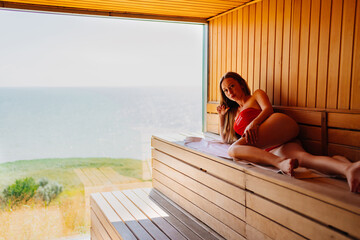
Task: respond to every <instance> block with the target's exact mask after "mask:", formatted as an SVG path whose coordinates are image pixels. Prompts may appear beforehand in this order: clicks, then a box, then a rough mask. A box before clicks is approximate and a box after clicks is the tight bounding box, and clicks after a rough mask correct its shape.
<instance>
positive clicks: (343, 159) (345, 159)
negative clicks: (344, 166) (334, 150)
mask: <svg viewBox="0 0 360 240" xmlns="http://www.w3.org/2000/svg"><path fill="white" fill-rule="evenodd" d="M332 158H335V159H336V160H339V161H342V162H346V163H351V162H350V160H349V159H347V158H346V157H344V156H340V155H334V156H332Z"/></svg>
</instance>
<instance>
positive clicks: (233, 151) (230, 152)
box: [228, 144, 236, 158]
mask: <svg viewBox="0 0 360 240" xmlns="http://www.w3.org/2000/svg"><path fill="white" fill-rule="evenodd" d="M234 148H236V146H234V144H233V145H231V146H230V147H229V149H228V154H229V156H230V157H232V158H234V157H235V149H234Z"/></svg>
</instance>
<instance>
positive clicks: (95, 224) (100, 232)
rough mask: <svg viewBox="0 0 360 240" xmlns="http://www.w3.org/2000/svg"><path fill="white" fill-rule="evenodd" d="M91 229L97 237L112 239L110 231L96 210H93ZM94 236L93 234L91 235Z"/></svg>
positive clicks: (106, 239)
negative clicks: (106, 228)
mask: <svg viewBox="0 0 360 240" xmlns="http://www.w3.org/2000/svg"><path fill="white" fill-rule="evenodd" d="M90 215H91V230H92V231H93V232H94V236H95V239H100V240H111V238H110V236H109V234H108V232H107V231H106V230H105V228H104V226H103V225H102V224H101V222H100V220H99V219H98V217H97V216H96V213H95V212H94V210H91V214H90ZM91 237H93V235H92V236H91Z"/></svg>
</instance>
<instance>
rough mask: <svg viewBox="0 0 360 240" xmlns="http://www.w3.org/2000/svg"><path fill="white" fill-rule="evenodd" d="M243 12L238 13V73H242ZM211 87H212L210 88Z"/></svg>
mask: <svg viewBox="0 0 360 240" xmlns="http://www.w3.org/2000/svg"><path fill="white" fill-rule="evenodd" d="M242 13H243V10H242V9H239V10H238V11H237V14H238V20H237V26H238V32H237V36H238V38H237V51H235V52H236V55H237V56H236V71H237V72H238V73H241V72H242V50H243V41H242V39H243V14H242ZM210 87H211V86H210Z"/></svg>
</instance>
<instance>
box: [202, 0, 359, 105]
mask: <svg viewBox="0 0 360 240" xmlns="http://www.w3.org/2000/svg"><path fill="white" fill-rule="evenodd" d="M209 65H210V68H209V69H210V70H209V87H208V91H209V92H208V101H209V102H217V101H219V98H220V97H219V94H220V92H219V80H220V78H221V76H222V75H223V74H224V73H225V72H227V71H236V72H238V73H240V74H241V75H242V76H243V77H244V78H245V79H246V80H247V81H248V84H249V86H250V89H251V90H252V91H254V90H256V89H258V88H261V89H263V90H265V91H266V92H267V93H268V95H269V98H270V100H271V102H272V103H273V104H274V105H281V106H296V107H306V108H320V109H324V108H326V109H341V110H359V109H360V2H359V0H263V1H260V2H258V3H256V4H252V5H249V6H247V7H244V8H240V9H238V10H235V11H232V12H229V13H227V14H225V15H222V16H219V17H217V18H213V19H211V20H210V21H209ZM357 112H358V111H357Z"/></svg>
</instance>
